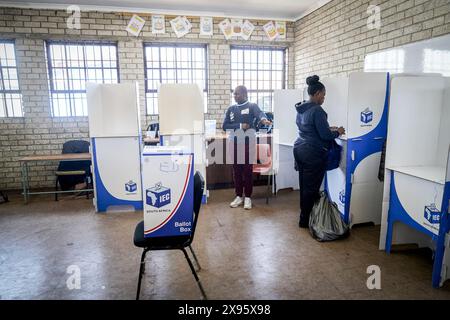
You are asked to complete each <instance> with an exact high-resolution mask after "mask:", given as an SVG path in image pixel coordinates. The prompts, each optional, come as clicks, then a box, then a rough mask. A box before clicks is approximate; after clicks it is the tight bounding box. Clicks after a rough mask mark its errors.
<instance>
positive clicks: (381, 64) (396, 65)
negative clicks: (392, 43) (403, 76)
mask: <svg viewBox="0 0 450 320" xmlns="http://www.w3.org/2000/svg"><path fill="white" fill-rule="evenodd" d="M404 67H405V51H404V50H403V49H394V50H388V51H381V52H375V53H371V54H368V55H367V56H366V59H365V60H364V72H390V73H402V72H403V69H404Z"/></svg>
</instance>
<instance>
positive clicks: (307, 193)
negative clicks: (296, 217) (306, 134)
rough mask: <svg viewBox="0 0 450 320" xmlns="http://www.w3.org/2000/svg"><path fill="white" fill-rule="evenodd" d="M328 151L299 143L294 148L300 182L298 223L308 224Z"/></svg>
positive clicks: (323, 173)
mask: <svg viewBox="0 0 450 320" xmlns="http://www.w3.org/2000/svg"><path fill="white" fill-rule="evenodd" d="M327 156H328V152H327V151H326V150H325V149H321V148H320V147H315V146H312V145H309V144H301V145H299V146H296V147H295V148H294V158H295V162H296V164H297V168H298V176H299V182H300V224H302V225H308V224H309V216H310V214H311V210H312V208H313V206H314V203H315V202H316V201H317V200H318V199H319V198H320V186H321V184H322V180H323V177H324V176H325V172H326V168H327Z"/></svg>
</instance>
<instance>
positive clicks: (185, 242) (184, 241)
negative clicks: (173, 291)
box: [134, 171, 207, 300]
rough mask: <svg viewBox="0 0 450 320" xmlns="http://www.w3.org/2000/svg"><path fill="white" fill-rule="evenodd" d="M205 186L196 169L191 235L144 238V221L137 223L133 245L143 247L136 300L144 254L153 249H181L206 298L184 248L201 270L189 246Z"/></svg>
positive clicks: (143, 265)
mask: <svg viewBox="0 0 450 320" xmlns="http://www.w3.org/2000/svg"><path fill="white" fill-rule="evenodd" d="M204 188H205V180H204V179H203V177H202V175H201V174H200V173H199V172H198V171H197V172H196V173H195V176H194V223H193V227H192V232H191V235H189V236H175V237H155V238H145V237H144V221H141V222H139V223H138V224H137V226H136V229H135V231H134V245H135V246H136V247H139V248H143V249H144V251H143V252H142V256H141V264H140V268H139V280H138V286H137V292H136V300H139V294H140V291H141V281H142V276H143V275H144V273H145V255H146V254H147V252H148V251H153V250H181V251H183V253H184V256H185V258H186V260H187V262H188V264H189V267H190V268H191V271H192V274H193V275H194V278H195V280H196V281H197V285H198V287H199V288H200V291H201V294H202V297H203V299H205V300H206V299H207V297H206V293H205V290H204V289H203V286H202V284H201V282H200V279H199V278H198V276H197V272H196V271H195V268H194V265H193V264H192V261H191V259H190V258H189V255H188V254H187V251H186V248H189V250H190V251H191V253H192V256H193V258H194V261H195V263H196V264H197V267H198V271H200V270H201V267H200V264H199V262H198V260H197V256H196V255H195V252H194V250H193V249H192V247H191V243H192V241H193V240H194V235H195V229H196V226H197V221H198V215H199V213H200V206H201V203H202V196H203V190H204Z"/></svg>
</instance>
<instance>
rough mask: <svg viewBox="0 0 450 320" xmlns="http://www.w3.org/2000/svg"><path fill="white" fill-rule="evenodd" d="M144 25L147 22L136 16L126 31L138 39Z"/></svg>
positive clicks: (132, 18)
mask: <svg viewBox="0 0 450 320" xmlns="http://www.w3.org/2000/svg"><path fill="white" fill-rule="evenodd" d="M144 24H145V20H144V19H142V18H141V17H139V16H138V15H135V14H134V15H133V17H131V20H130V22H129V23H128V26H127V28H126V29H125V30H126V31H128V32H129V33H131V34H132V35H134V36H136V37H137V36H139V33H140V32H141V30H142V28H143V27H144Z"/></svg>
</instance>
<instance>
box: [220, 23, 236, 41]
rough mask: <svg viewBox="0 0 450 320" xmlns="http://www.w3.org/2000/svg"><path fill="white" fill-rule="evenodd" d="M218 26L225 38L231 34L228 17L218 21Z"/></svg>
mask: <svg viewBox="0 0 450 320" xmlns="http://www.w3.org/2000/svg"><path fill="white" fill-rule="evenodd" d="M219 28H220V30H221V31H222V33H223V35H224V36H225V39H227V40H228V39H230V38H231V37H232V36H233V27H232V26H231V22H230V19H225V20H223V21H222V22H220V23H219Z"/></svg>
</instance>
